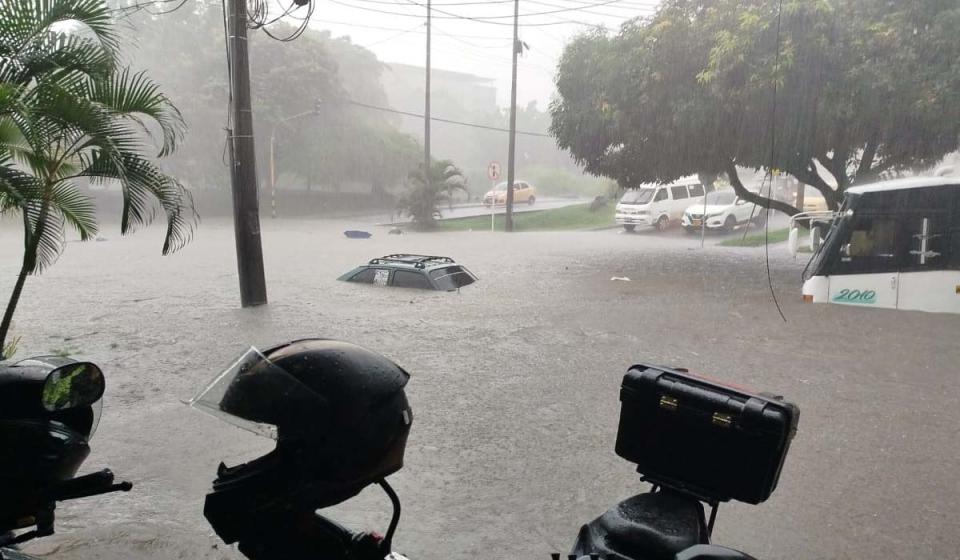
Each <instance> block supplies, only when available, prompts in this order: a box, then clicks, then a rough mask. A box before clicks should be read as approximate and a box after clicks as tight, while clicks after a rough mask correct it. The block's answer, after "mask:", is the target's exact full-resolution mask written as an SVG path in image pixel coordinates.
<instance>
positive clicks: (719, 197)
mask: <svg viewBox="0 0 960 560" xmlns="http://www.w3.org/2000/svg"><path fill="white" fill-rule="evenodd" d="M736 198H737V195H736V194H735V193H734V192H733V191H713V192H711V193H708V194H707V204H716V205H721V204H723V205H727V204H733V201H734V200H736Z"/></svg>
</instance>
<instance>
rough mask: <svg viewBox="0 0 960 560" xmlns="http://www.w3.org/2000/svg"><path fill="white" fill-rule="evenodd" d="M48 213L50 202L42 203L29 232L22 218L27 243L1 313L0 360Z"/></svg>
mask: <svg viewBox="0 0 960 560" xmlns="http://www.w3.org/2000/svg"><path fill="white" fill-rule="evenodd" d="M49 211H50V202H49V201H48V200H44V201H43V206H42V207H41V208H40V214H39V215H38V216H37V228H36V230H35V231H33V232H32V233H31V232H30V227H29V221H27V218H26V216H24V222H25V223H26V224H28V225H27V227H25V228H24V235H27V236H28V238H27V242H26V243H25V244H24V245H25V246H24V250H23V263H22V264H21V266H20V274H19V275H18V276H17V283H16V284H14V286H13V293H12V294H10V301H8V302H7V309H6V311H4V313H3V321H2V322H0V360H2V359H4V358H5V356H4V355H3V349H4V347H5V346H6V344H7V335H8V334H9V333H10V324H11V323H12V322H13V312H14V311H16V309H17V304H18V303H19V302H20V294H21V293H23V285H24V284H25V283H26V281H27V276H28V275H29V274H30V273H31V272H33V271H34V270H35V269H36V266H37V248H38V247H39V246H40V238H41V237H42V236H43V230H44V228H45V226H46V223H47V215H48V214H49Z"/></svg>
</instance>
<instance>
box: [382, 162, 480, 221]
mask: <svg viewBox="0 0 960 560" xmlns="http://www.w3.org/2000/svg"><path fill="white" fill-rule="evenodd" d="M409 181H410V188H409V189H408V190H407V192H406V193H405V194H404V195H403V196H402V197H401V198H400V202H399V206H400V210H401V211H402V212H405V213H406V214H408V215H409V216H410V217H412V218H413V221H414V223H415V224H416V225H417V227H419V228H420V229H433V228H434V227H436V225H437V220H436V219H437V218H439V217H440V210H439V209H438V206H439V205H440V204H441V203H442V202H445V201H446V202H451V201H452V200H453V194H454V193H455V192H456V191H458V190H459V191H463V192H468V191H467V187H466V179H465V178H464V176H463V172H462V171H460V169H459V168H458V167H457V166H456V165H454V164H453V162H452V161H450V160H448V159H445V160H440V161H433V162H432V163H431V165H430V182H429V185H428V184H427V181H426V180H425V179H424V174H423V166H422V165H421V166H420V167H419V168H417V169H416V170H414V171H411V172H410V175H409Z"/></svg>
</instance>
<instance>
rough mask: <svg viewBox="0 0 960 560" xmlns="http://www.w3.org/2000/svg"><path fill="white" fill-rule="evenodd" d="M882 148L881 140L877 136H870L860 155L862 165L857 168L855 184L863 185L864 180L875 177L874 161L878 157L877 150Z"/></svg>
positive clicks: (854, 178)
mask: <svg viewBox="0 0 960 560" xmlns="http://www.w3.org/2000/svg"><path fill="white" fill-rule="evenodd" d="M879 147H880V142H879V139H878V138H877V135H876V134H873V135H871V136H870V140H868V141H867V145H866V146H865V147H864V148H863V153H862V154H861V155H860V165H859V166H857V173H856V175H854V176H853V182H854V183H857V184H859V183H861V182H862V181H863V180H864V179H872V178H873V176H874V175H875V173H874V169H873V160H874V158H876V157H877V149H878V148H879Z"/></svg>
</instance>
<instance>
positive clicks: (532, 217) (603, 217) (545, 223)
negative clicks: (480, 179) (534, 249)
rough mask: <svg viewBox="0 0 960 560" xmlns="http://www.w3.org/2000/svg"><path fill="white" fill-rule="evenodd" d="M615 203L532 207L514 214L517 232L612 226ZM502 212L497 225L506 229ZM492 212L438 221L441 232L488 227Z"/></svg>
mask: <svg viewBox="0 0 960 560" xmlns="http://www.w3.org/2000/svg"><path fill="white" fill-rule="evenodd" d="M615 207H616V205H615V204H608V205H607V206H606V207H604V208H600V209H599V210H597V211H596V212H591V211H590V204H575V205H573V206H565V207H563V208H554V209H551V210H532V211H529V212H519V213H515V214H514V215H513V229H514V231H562V230H576V229H597V228H602V227H612V226H613V225H615V224H614V222H613V213H614V209H615ZM503 218H504V217H503V214H497V215H496V217H495V219H494V228H496V229H497V230H498V231H503ZM489 229H490V215H489V214H488V215H486V216H471V217H469V218H453V219H450V220H440V221H439V222H437V230H439V231H469V230H489Z"/></svg>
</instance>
